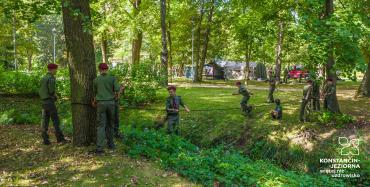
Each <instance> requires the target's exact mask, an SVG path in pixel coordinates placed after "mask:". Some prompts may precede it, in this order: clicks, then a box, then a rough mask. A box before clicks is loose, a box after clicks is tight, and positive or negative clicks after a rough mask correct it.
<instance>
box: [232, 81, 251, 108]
mask: <svg viewBox="0 0 370 187" xmlns="http://www.w3.org/2000/svg"><path fill="white" fill-rule="evenodd" d="M235 85H236V87H238V91H237V92H235V93H233V95H242V96H243V98H242V100H241V101H240V108H241V110H242V112H243V114H244V115H250V113H251V112H252V107H251V106H248V101H249V98H250V95H252V94H251V93H250V92H249V91H248V90H247V88H246V87H245V86H244V85H242V83H241V82H236V83H235Z"/></svg>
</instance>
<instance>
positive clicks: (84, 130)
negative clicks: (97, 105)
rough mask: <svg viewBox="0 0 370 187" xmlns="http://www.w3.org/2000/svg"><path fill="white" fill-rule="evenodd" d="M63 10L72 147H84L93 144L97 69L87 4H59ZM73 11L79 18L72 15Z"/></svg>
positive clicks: (65, 0) (85, 0)
mask: <svg viewBox="0 0 370 187" xmlns="http://www.w3.org/2000/svg"><path fill="white" fill-rule="evenodd" d="M62 9H63V23H64V34H65V38H66V45H67V50H68V51H69V53H70V55H69V58H70V59H68V61H69V73H70V79H71V92H72V95H71V102H72V123H73V144H74V145H76V146H86V145H89V144H91V143H93V142H95V140H96V109H94V108H92V107H91V105H90V103H91V101H92V99H93V97H94V95H93V81H92V80H93V79H94V78H95V77H96V67H95V54H94V44H93V36H92V28H91V27H92V24H91V16H90V7H89V0H62ZM76 10H78V11H79V12H80V14H79V15H75V11H76ZM86 18H89V19H86ZM87 29H88V30H87Z"/></svg>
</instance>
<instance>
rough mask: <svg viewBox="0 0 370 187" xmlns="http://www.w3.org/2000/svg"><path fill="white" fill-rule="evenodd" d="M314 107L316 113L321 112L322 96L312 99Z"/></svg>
mask: <svg viewBox="0 0 370 187" xmlns="http://www.w3.org/2000/svg"><path fill="white" fill-rule="evenodd" d="M312 107H313V110H315V111H320V96H315V97H314V98H313V99H312Z"/></svg>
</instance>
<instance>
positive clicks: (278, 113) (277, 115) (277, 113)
mask: <svg viewBox="0 0 370 187" xmlns="http://www.w3.org/2000/svg"><path fill="white" fill-rule="evenodd" d="M275 104H276V106H275V110H273V111H271V117H272V119H277V120H281V119H283V108H282V107H281V104H280V99H276V100H275Z"/></svg>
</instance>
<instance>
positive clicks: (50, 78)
mask: <svg viewBox="0 0 370 187" xmlns="http://www.w3.org/2000/svg"><path fill="white" fill-rule="evenodd" d="M55 88H56V83H55V77H54V75H52V74H51V73H47V74H46V75H45V76H43V77H42V79H41V81H40V89H39V95H40V98H41V100H43V101H48V100H50V101H55V100H56V96H55Z"/></svg>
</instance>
